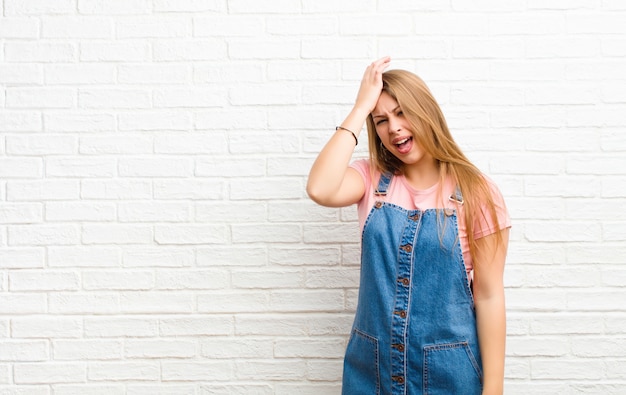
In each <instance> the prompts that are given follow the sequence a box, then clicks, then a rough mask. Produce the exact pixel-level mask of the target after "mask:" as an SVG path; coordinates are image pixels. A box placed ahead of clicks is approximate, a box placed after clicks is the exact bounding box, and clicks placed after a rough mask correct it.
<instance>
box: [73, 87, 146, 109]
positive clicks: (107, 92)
mask: <svg viewBox="0 0 626 395" xmlns="http://www.w3.org/2000/svg"><path fill="white" fill-rule="evenodd" d="M151 101H152V99H151V96H150V92H149V91H146V90H139V89H132V90H130V89H88V88H84V89H81V90H80V91H79V94H78V106H79V107H80V108H87V109H102V108H104V109H110V108H129V107H131V108H150V107H151Z"/></svg>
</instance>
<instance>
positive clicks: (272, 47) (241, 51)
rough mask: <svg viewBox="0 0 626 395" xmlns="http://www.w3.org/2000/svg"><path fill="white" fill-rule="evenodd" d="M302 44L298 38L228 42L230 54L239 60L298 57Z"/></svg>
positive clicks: (235, 40) (230, 56)
mask: <svg viewBox="0 0 626 395" xmlns="http://www.w3.org/2000/svg"><path fill="white" fill-rule="evenodd" d="M300 51H301V44H300V42H299V41H296V40H271V41H268V40H259V39H256V38H255V39H233V40H229V42H228V56H229V58H232V59H237V60H246V59H247V60H249V59H261V60H270V59H272V60H273V59H297V58H298V57H299V56H300Z"/></svg>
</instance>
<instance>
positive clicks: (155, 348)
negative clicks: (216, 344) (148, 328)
mask: <svg viewBox="0 0 626 395" xmlns="http://www.w3.org/2000/svg"><path fill="white" fill-rule="evenodd" d="M196 349H197V345H196V341H189V340H131V341H127V342H126V343H125V344H124V356H125V357H126V358H192V357H194V356H196Z"/></svg>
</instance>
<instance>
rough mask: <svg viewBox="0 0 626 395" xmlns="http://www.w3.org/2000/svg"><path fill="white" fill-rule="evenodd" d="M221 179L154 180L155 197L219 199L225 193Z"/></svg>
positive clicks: (166, 198)
mask: <svg viewBox="0 0 626 395" xmlns="http://www.w3.org/2000/svg"><path fill="white" fill-rule="evenodd" d="M224 184H225V183H224V181H222V180H213V179H209V180H201V179H197V178H194V179H171V180H154V182H153V185H154V198H155V199H165V200H168V199H190V200H220V199H223V197H224V195H225V186H224Z"/></svg>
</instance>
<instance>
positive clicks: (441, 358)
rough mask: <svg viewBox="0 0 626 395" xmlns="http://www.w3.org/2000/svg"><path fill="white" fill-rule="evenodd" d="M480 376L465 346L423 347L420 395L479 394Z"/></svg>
mask: <svg viewBox="0 0 626 395" xmlns="http://www.w3.org/2000/svg"><path fill="white" fill-rule="evenodd" d="M481 380H482V372H481V368H480V365H479V363H478V362H477V360H476V358H475V357H474V354H473V353H472V350H471V348H470V346H469V344H468V343H467V342H458V343H447V344H432V345H429V346H426V347H424V393H425V394H429V395H439V394H467V395H472V394H480V393H481V390H482V388H481V387H482V384H481Z"/></svg>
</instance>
